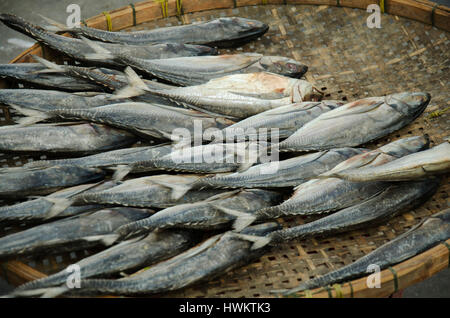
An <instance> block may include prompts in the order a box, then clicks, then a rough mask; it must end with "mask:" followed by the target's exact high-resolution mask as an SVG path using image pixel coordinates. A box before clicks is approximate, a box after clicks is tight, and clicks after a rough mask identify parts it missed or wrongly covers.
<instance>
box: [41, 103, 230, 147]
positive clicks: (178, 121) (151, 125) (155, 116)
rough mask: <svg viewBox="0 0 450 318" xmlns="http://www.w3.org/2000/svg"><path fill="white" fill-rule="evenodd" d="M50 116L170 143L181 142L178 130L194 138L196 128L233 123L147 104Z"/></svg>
mask: <svg viewBox="0 0 450 318" xmlns="http://www.w3.org/2000/svg"><path fill="white" fill-rule="evenodd" d="M48 113H49V114H50V116H52V117H53V116H60V117H63V118H72V119H73V118H75V119H84V120H88V121H92V122H97V123H104V124H107V125H110V126H114V127H117V128H122V129H126V130H129V131H131V132H133V133H136V134H139V135H142V136H147V137H152V138H159V139H166V140H167V139H169V140H170V139H171V138H178V135H173V133H174V132H176V131H177V129H187V130H188V131H189V132H190V136H194V129H195V127H196V125H199V126H201V128H202V129H203V130H206V129H208V128H216V129H217V130H220V129H223V128H224V127H226V126H228V125H230V124H232V123H233V122H232V121H230V120H228V119H226V118H213V117H211V116H209V115H206V114H202V113H200V112H198V111H194V110H187V109H180V108H176V107H171V106H166V105H157V104H147V103H121V104H113V105H107V106H100V107H96V108H95V109H72V110H70V109H61V110H59V109H56V110H53V111H50V112H48Z"/></svg>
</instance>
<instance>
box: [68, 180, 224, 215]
mask: <svg viewBox="0 0 450 318" xmlns="http://www.w3.org/2000/svg"><path fill="white" fill-rule="evenodd" d="M199 178H201V176H198V175H155V176H150V177H142V178H137V179H130V180H126V181H124V182H123V183H121V184H120V185H118V186H116V187H113V188H111V189H108V190H104V191H98V192H92V193H85V194H80V195H78V196H76V200H75V203H76V204H114V205H121V206H134V207H156V208H167V207H170V206H174V205H177V204H182V203H192V202H197V201H201V200H206V199H207V198H209V197H211V196H213V195H216V194H219V193H222V192H225V190H203V191H200V190H199V191H197V190H191V191H189V190H190V187H191V185H192V184H193V183H195V182H196V181H197V180H198V179H199Z"/></svg>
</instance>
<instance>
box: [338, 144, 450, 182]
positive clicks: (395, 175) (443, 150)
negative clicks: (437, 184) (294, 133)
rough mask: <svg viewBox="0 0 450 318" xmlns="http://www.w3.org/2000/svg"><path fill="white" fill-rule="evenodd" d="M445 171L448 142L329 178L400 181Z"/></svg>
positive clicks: (449, 167) (448, 168)
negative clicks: (381, 163)
mask: <svg viewBox="0 0 450 318" xmlns="http://www.w3.org/2000/svg"><path fill="white" fill-rule="evenodd" d="M446 171H450V142H448V141H444V142H443V143H442V144H440V145H438V146H435V147H433V148H431V149H429V150H425V151H421V152H418V153H413V154H410V155H408V156H405V157H402V158H399V159H397V160H394V161H391V162H389V163H385V164H383V165H379V166H376V167H371V166H369V167H361V168H358V167H356V168H350V169H346V170H343V171H342V170H341V171H338V172H336V173H333V174H331V175H330V176H332V177H338V178H343V179H345V180H350V181H363V182H367V181H401V180H413V179H421V178H426V177H428V176H430V175H434V174H439V173H444V172H446Z"/></svg>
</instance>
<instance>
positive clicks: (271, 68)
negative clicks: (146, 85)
mask: <svg viewBox="0 0 450 318" xmlns="http://www.w3.org/2000/svg"><path fill="white" fill-rule="evenodd" d="M88 43H89V45H90V46H91V47H92V49H93V50H94V51H96V52H97V54H96V55H91V59H94V57H95V56H97V58H98V59H99V60H104V59H114V60H117V61H119V63H122V64H124V65H129V66H131V67H133V68H136V69H139V70H141V71H143V72H145V73H146V74H148V75H150V76H153V77H156V78H159V79H162V80H165V81H168V82H171V83H173V84H177V85H182V86H192V85H199V84H204V83H206V82H208V81H209V80H211V79H214V78H219V77H223V76H226V75H230V74H240V73H255V72H263V71H264V72H270V73H274V74H280V75H284V76H289V77H295V78H300V77H302V76H303V75H304V74H305V73H306V72H307V71H308V67H307V66H306V65H303V64H301V63H299V62H297V61H295V60H292V59H289V58H286V57H282V56H264V55H262V54H257V53H242V54H226V55H218V56H187V57H179V58H170V59H158V60H157V59H150V60H149V59H141V58H138V57H135V56H132V55H128V54H116V55H114V54H113V53H111V52H109V53H107V52H106V50H105V49H104V48H102V47H98V46H97V44H96V43H92V42H88Z"/></svg>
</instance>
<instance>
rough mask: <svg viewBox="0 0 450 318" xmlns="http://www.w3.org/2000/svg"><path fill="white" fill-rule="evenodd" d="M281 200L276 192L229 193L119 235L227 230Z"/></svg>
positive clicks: (123, 230)
mask: <svg viewBox="0 0 450 318" xmlns="http://www.w3.org/2000/svg"><path fill="white" fill-rule="evenodd" d="M281 197H282V196H281V194H279V193H277V192H274V191H267V190H259V189H254V190H250V189H247V190H240V191H231V192H226V193H222V194H219V195H216V196H214V197H211V198H209V199H207V200H204V201H200V202H196V203H188V204H180V205H176V206H174V207H170V208H167V209H164V210H161V211H159V212H157V213H155V214H153V215H152V216H150V217H149V218H147V219H143V220H139V221H136V222H133V223H130V224H126V225H123V226H121V227H120V228H118V229H117V230H116V233H118V234H119V235H121V237H129V236H131V235H133V236H135V235H139V234H140V233H145V232H150V231H154V230H156V229H166V228H181V229H197V230H216V229H226V228H230V226H231V223H232V222H233V221H235V220H236V219H237V217H238V216H245V215H248V214H250V215H251V214H253V212H255V211H257V210H259V209H262V208H264V207H267V206H271V205H273V204H276V203H277V202H280V200H281Z"/></svg>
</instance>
